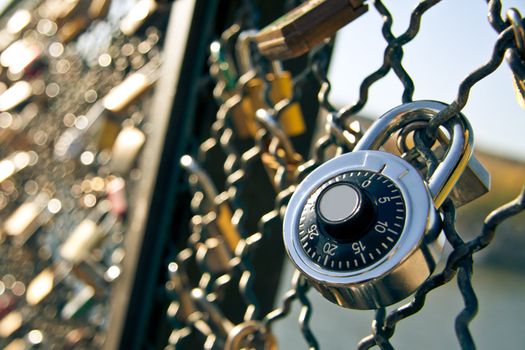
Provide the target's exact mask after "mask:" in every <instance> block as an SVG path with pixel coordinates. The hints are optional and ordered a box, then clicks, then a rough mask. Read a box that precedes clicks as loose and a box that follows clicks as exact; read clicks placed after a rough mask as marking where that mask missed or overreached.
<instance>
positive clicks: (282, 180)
mask: <svg viewBox="0 0 525 350" xmlns="http://www.w3.org/2000/svg"><path fill="white" fill-rule="evenodd" d="M256 118H257V121H258V122H259V123H260V124H261V125H262V127H263V128H264V129H266V130H267V131H268V132H269V134H270V135H271V137H272V141H270V144H269V145H268V146H267V149H266V150H265V151H263V153H262V154H261V160H262V163H263V165H264V168H265V169H266V172H267V173H268V177H269V178H270V181H271V182H272V185H273V186H274V188H275V189H276V191H277V192H280V191H281V190H282V189H283V186H284V187H287V186H289V185H291V184H292V183H293V182H294V180H295V173H296V171H297V168H298V167H299V166H300V165H301V164H302V163H303V157H302V156H301V155H300V154H299V153H297V152H296V151H295V149H294V147H293V144H292V142H291V141H290V139H289V138H288V136H287V135H286V133H285V132H284V130H283V129H282V128H281V127H280V126H279V125H278V124H277V122H276V121H275V120H274V118H273V117H272V115H271V114H270V113H269V112H268V111H267V110H265V109H259V110H258V111H257V112H256Z"/></svg>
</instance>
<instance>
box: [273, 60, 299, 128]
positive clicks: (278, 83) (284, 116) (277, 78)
mask: <svg viewBox="0 0 525 350" xmlns="http://www.w3.org/2000/svg"><path fill="white" fill-rule="evenodd" d="M272 67H273V72H272V73H268V74H267V75H266V79H267V80H268V82H269V83H270V99H271V100H272V102H273V103H274V104H277V103H279V101H282V100H284V99H287V100H290V99H292V98H293V81H292V75H291V73H290V72H288V71H284V70H283V69H282V66H281V64H280V62H278V61H273V62H272ZM279 121H280V123H281V125H282V127H283V129H284V132H285V133H286V134H287V135H288V136H298V135H301V134H303V133H304V132H305V131H306V125H305V122H304V117H303V111H302V110H301V105H300V104H299V103H298V102H292V103H291V104H290V105H288V106H287V107H286V108H285V109H284V110H283V111H282V112H281V114H280V118H279Z"/></svg>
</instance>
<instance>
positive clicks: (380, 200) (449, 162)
mask: <svg viewBox="0 0 525 350" xmlns="http://www.w3.org/2000/svg"><path fill="white" fill-rule="evenodd" d="M446 106H447V105H445V104H443V103H440V102H435V101H417V102H412V103H407V104H403V105H401V106H399V107H396V108H394V109H392V110H390V111H389V112H387V113H386V114H385V115H383V117H381V118H380V119H379V120H378V121H377V122H376V123H374V124H373V125H372V126H371V128H370V129H369V130H368V131H367V132H366V133H365V134H364V136H363V138H362V139H361V140H360V141H359V142H358V144H357V145H356V147H355V148H354V152H350V153H346V154H343V155H341V156H338V157H336V158H333V159H332V160H330V161H328V162H326V163H324V164H323V165H321V166H320V167H318V168H317V169H315V170H314V171H313V172H312V173H311V174H309V175H308V176H307V177H306V178H305V179H304V180H303V181H302V182H301V183H300V185H299V186H298V187H297V189H296V191H295V193H294V194H293V196H292V198H291V199H290V202H289V204H288V208H287V210H286V214H285V218H284V243H285V247H286V250H287V252H288V255H289V256H290V258H291V260H292V262H293V263H294V264H295V266H296V267H297V268H298V269H299V270H300V271H301V272H302V273H303V274H304V275H305V276H306V277H307V279H308V280H309V281H310V282H311V284H312V285H313V286H314V287H315V288H316V289H317V290H318V291H319V292H321V293H322V294H323V296H324V297H326V298H327V299H328V300H330V301H331V302H333V303H336V304H338V305H340V306H343V307H348V308H355V309H376V308H379V307H383V306H387V305H391V304H393V303H396V302H398V301H400V300H402V299H404V298H405V297H407V296H409V295H410V294H412V293H413V292H414V291H415V290H416V289H417V288H418V287H419V286H421V284H422V283H423V282H424V281H425V280H426V279H427V278H428V277H429V276H430V275H431V274H432V272H433V270H434V268H435V266H436V264H437V262H438V260H439V258H440V256H441V252H442V248H443V244H444V241H445V239H444V234H443V233H442V232H441V218H440V215H439V213H438V208H439V207H440V206H441V204H442V203H443V201H444V199H445V198H446V197H447V196H448V195H449V193H450V191H451V190H452V188H453V187H454V185H455V183H456V182H457V181H458V179H459V177H460V176H461V174H462V173H463V171H464V170H465V168H466V166H467V163H468V161H469V159H470V157H471V155H472V145H473V134H472V129H471V127H470V125H469V123H468V121H467V120H466V118H465V117H464V116H463V115H458V116H457V118H455V119H454V120H453V123H451V124H450V125H449V127H448V129H447V132H448V133H449V135H450V138H449V140H450V145H449V149H448V151H447V154H446V156H445V158H444V159H443V160H442V161H441V162H440V164H439V165H438V166H437V168H436V170H435V172H434V173H433V175H432V176H431V177H430V179H428V180H427V181H425V180H424V178H423V177H422V175H421V174H420V173H419V172H418V170H417V169H416V168H415V167H414V166H413V165H411V164H410V163H408V162H407V161H405V160H404V159H402V158H400V157H398V156H396V155H394V154H391V153H386V152H383V151H379V150H378V149H379V147H381V145H382V144H383V143H384V142H385V140H386V139H387V136H388V135H392V134H393V133H394V132H396V131H397V130H399V129H401V128H403V127H405V126H406V125H408V124H409V123H412V122H414V121H420V120H421V118H427V119H428V117H431V116H433V115H435V114H437V113H438V112H439V111H441V110H443V109H444V108H445V107H446ZM422 116H423V117H422ZM425 116H426V117H425Z"/></svg>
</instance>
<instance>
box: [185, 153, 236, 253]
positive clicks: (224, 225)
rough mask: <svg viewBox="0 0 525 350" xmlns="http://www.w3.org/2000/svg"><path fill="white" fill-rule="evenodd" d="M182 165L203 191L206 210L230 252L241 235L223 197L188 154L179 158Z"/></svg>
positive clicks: (191, 180)
mask: <svg viewBox="0 0 525 350" xmlns="http://www.w3.org/2000/svg"><path fill="white" fill-rule="evenodd" d="M180 164H181V165H182V167H183V168H184V169H185V170H186V171H187V172H188V173H189V174H190V182H193V183H194V184H196V185H197V186H198V187H200V189H201V190H202V192H203V195H204V198H205V200H206V201H205V202H206V203H205V204H206V211H208V212H212V213H213V214H214V215H215V216H216V218H215V222H216V223H217V227H218V229H219V232H220V235H221V236H222V237H223V238H224V240H225V241H226V243H227V244H228V246H229V248H230V249H231V251H232V252H234V251H235V248H236V247H237V244H238V243H239V241H240V240H241V235H240V234H239V231H237V228H236V227H235V225H234V224H233V221H232V219H233V214H232V211H231V209H230V206H229V205H228V202H227V201H226V200H225V198H224V197H223V198H221V196H219V194H218V193H217V189H216V188H215V185H214V184H213V181H212V180H211V179H210V177H209V175H208V174H207V173H206V172H205V171H204V170H203V169H202V168H201V167H200V166H199V165H198V164H197V162H196V161H195V160H194V159H193V158H192V157H191V156H188V155H185V156H182V158H181V160H180Z"/></svg>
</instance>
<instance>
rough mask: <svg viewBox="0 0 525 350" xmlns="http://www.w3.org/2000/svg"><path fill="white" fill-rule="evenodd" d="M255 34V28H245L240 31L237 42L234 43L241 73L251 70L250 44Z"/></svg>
mask: <svg viewBox="0 0 525 350" xmlns="http://www.w3.org/2000/svg"><path fill="white" fill-rule="evenodd" d="M255 34H257V31H256V30H253V29H252V30H245V31H243V32H241V33H240V34H239V37H238V38H237V43H236V44H235V53H236V56H237V62H238V65H239V71H240V74H241V75H243V74H246V73H248V72H251V71H253V62H252V55H251V52H250V44H251V43H252V42H254V40H255Z"/></svg>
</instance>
